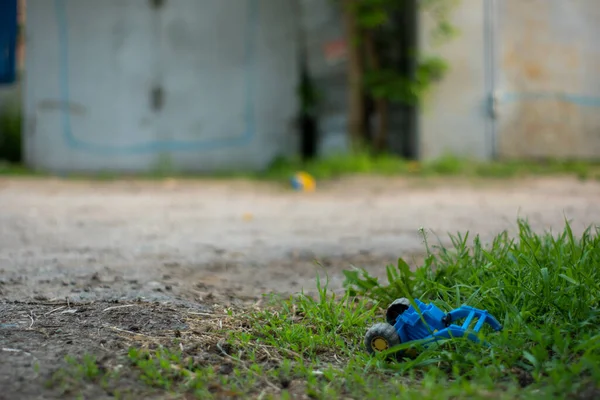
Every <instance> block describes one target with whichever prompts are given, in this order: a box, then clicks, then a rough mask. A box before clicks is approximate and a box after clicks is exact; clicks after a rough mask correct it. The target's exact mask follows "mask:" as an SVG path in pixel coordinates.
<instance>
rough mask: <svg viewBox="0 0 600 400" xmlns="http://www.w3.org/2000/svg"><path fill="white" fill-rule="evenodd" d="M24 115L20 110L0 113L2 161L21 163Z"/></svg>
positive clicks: (0, 154) (0, 156) (13, 109)
mask: <svg viewBox="0 0 600 400" xmlns="http://www.w3.org/2000/svg"><path fill="white" fill-rule="evenodd" d="M21 126H22V113H21V111H20V109H18V108H10V109H6V110H4V111H3V112H0V161H7V162H10V163H15V164H16V163H20V162H21V160H22V144H21Z"/></svg>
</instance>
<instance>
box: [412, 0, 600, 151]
mask: <svg viewBox="0 0 600 400" xmlns="http://www.w3.org/2000/svg"><path fill="white" fill-rule="evenodd" d="M453 22H454V24H455V25H456V26H457V27H458V28H459V30H460V36H458V37H457V38H455V39H453V40H452V41H451V42H450V43H448V44H446V45H444V46H443V47H441V48H434V49H432V47H431V45H430V43H429V38H428V36H427V32H428V31H429V29H430V28H431V21H430V20H429V19H428V17H427V15H422V21H421V23H422V25H421V47H422V49H424V50H425V51H426V52H427V51H432V52H434V53H436V54H440V55H441V56H442V57H444V58H445V59H446V60H448V62H449V64H450V67H451V70H450V72H449V74H448V75H447V77H446V78H445V79H444V80H443V81H442V82H441V83H439V84H438V85H437V86H436V88H435V89H434V91H433V94H432V96H431V98H430V99H429V102H428V103H427V107H426V108H425V109H424V110H423V111H422V113H421V116H420V129H419V143H420V149H419V150H420V156H421V157H422V158H424V159H429V158H435V157H438V156H440V155H443V154H444V153H445V152H451V153H453V154H455V155H460V156H467V157H472V158H478V159H490V158H504V159H510V158H528V159H531V158H576V159H600V110H599V108H600V74H598V71H599V70H600V41H598V37H600V7H599V5H598V0H571V1H563V0H528V1H523V0H481V1H471V0H462V1H461V3H460V5H459V6H458V7H457V8H456V9H455V11H454V12H453Z"/></svg>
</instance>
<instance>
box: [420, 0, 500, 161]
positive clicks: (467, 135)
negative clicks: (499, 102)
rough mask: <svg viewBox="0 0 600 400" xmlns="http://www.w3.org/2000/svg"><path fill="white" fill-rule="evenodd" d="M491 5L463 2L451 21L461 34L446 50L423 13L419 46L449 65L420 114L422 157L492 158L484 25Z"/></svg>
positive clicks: (483, 0)
mask: <svg viewBox="0 0 600 400" xmlns="http://www.w3.org/2000/svg"><path fill="white" fill-rule="evenodd" d="M489 3H490V0H477V1H473V0H463V1H461V2H460V3H459V4H458V5H457V7H456V8H455V9H454V10H453V12H452V22H453V24H454V25H455V26H456V27H457V28H458V29H459V30H460V34H459V36H457V37H456V38H453V39H452V40H450V41H449V42H448V43H447V44H444V45H443V46H441V47H436V46H434V45H433V43H432V41H431V38H430V37H429V33H430V32H431V29H432V27H433V23H434V20H432V19H431V16H430V15H429V14H427V13H422V14H421V15H420V18H421V20H420V39H419V43H420V48H421V49H422V51H424V53H425V54H435V55H439V56H441V57H443V58H444V59H445V60H447V62H448V63H449V66H450V70H449V71H448V73H447V75H446V77H445V78H444V79H443V80H442V81H441V82H438V83H436V84H435V87H434V89H433V91H432V93H431V95H430V97H429V98H428V99H427V103H426V105H425V108H424V109H423V110H421V114H420V117H419V123H418V125H419V128H418V138H419V139H418V154H419V157H420V158H421V159H432V158H437V157H440V156H442V155H444V154H446V153H452V154H454V155H458V156H464V157H469V158H474V159H486V158H489V157H490V156H491V154H492V148H493V144H492V133H491V126H490V124H491V121H490V118H489V115H488V99H489V97H488V96H489V94H490V86H489V79H490V77H489V76H488V74H489V69H488V62H489V56H488V54H487V49H488V48H489V47H490V43H491V42H490V40H489V35H488V34H487V32H486V29H487V27H486V24H485V23H484V18H485V16H486V10H487V7H488V6H489Z"/></svg>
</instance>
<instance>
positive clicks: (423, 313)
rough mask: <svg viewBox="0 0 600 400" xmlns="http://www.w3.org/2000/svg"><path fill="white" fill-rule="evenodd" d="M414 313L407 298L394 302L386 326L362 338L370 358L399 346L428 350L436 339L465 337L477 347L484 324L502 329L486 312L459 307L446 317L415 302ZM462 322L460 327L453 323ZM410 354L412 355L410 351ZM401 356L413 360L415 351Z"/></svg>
mask: <svg viewBox="0 0 600 400" xmlns="http://www.w3.org/2000/svg"><path fill="white" fill-rule="evenodd" d="M415 304H416V305H417V307H418V308H419V310H418V311H417V310H416V309H415V308H414V307H413V305H412V304H411V303H410V301H409V300H408V299H406V298H401V299H397V300H395V301H394V302H393V303H392V304H391V305H390V306H389V307H388V309H387V311H386V320H387V323H379V324H375V325H373V326H372V327H371V328H370V329H369V330H368V331H367V333H366V335H365V342H364V344H365V347H366V348H367V351H368V352H369V353H370V354H374V353H377V352H383V351H386V350H388V349H391V348H392V347H394V346H397V345H399V344H400V343H408V342H413V341H414V342H416V341H419V342H420V343H421V344H422V345H423V346H427V345H428V344H431V343H432V342H434V341H436V340H438V339H453V338H457V337H467V338H468V339H469V340H472V341H473V342H476V343H479V338H478V337H477V333H478V332H479V331H480V330H481V328H482V327H483V324H485V323H487V324H488V325H490V326H491V327H492V329H494V330H495V331H499V330H501V329H502V325H500V323H499V322H498V321H497V320H496V318H494V317H493V316H492V315H490V314H489V313H488V312H487V311H485V310H479V309H477V308H473V307H469V306H461V307H459V308H457V309H455V310H452V311H450V312H449V313H445V312H443V311H442V310H440V309H439V308H437V307H436V306H435V305H433V304H425V303H423V302H421V301H419V300H417V299H415ZM476 317H477V318H479V320H478V321H477V323H476V324H475V327H474V328H473V329H472V330H469V326H470V325H471V323H472V322H473V319H474V318H476ZM463 318H464V319H465V321H464V322H463V324H462V325H460V326H459V325H455V324H453V322H454V321H458V320H461V319H463ZM411 350H412V351H411ZM401 355H402V356H409V357H411V356H414V355H415V353H414V349H409V350H408V351H403V352H401Z"/></svg>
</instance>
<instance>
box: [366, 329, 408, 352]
mask: <svg viewBox="0 0 600 400" xmlns="http://www.w3.org/2000/svg"><path fill="white" fill-rule="evenodd" d="M399 344H400V337H399V336H398V333H397V332H396V330H395V329H394V327H393V326H392V325H390V324H386V323H379V324H375V325H373V326H372V327H371V328H370V329H369V330H368V331H367V333H366V335H365V347H366V348H367V352H369V354H374V353H379V352H382V351H386V350H389V349H391V348H392V347H394V346H397V345H399Z"/></svg>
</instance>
